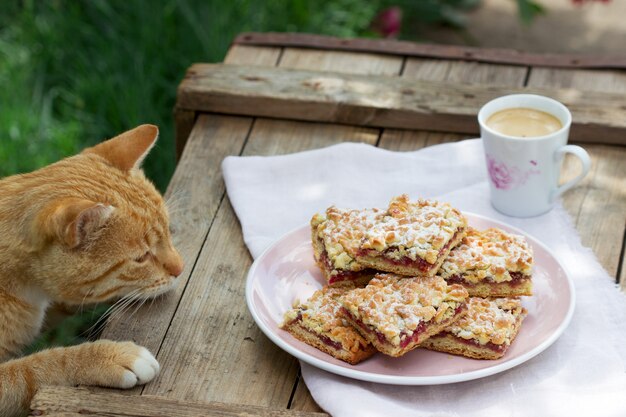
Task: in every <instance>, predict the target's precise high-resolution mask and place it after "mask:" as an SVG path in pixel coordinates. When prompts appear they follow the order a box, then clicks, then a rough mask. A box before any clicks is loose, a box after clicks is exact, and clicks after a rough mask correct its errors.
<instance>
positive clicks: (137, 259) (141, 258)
mask: <svg viewBox="0 0 626 417" xmlns="http://www.w3.org/2000/svg"><path fill="white" fill-rule="evenodd" d="M149 257H150V251H147V252H146V253H144V254H143V255H141V256H140V257H138V258H135V262H137V263H140V264H141V263H144V262H145V261H147V260H148V258H149Z"/></svg>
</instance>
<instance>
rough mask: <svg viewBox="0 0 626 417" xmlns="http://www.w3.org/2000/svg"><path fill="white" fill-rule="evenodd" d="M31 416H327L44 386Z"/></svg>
mask: <svg viewBox="0 0 626 417" xmlns="http://www.w3.org/2000/svg"><path fill="white" fill-rule="evenodd" d="M30 415H31V416H47V417H70V416H71V417H79V416H99V417H131V416H132V417H158V416H163V417H164V416H167V417H198V416H207V417H210V416H214V417H244V416H259V417H283V416H289V417H325V416H326V417H327V416H328V414H323V413H313V412H304V411H294V410H285V409H275V408H274V409H273V408H265V407H258V406H244V405H240V404H225V403H221V402H210V403H198V402H185V401H181V400H173V399H169V398H162V397H156V396H143V397H128V396H123V395H119V394H114V393H110V392H107V393H102V392H94V391H90V390H88V389H86V388H69V387H44V388H42V389H40V390H39V392H37V394H36V395H35V398H34V399H33V401H32V403H31V413H30Z"/></svg>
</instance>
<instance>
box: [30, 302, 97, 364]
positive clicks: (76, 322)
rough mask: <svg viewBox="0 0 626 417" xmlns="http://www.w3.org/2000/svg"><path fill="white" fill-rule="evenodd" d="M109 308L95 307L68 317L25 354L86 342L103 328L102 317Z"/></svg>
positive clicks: (46, 333) (39, 338)
mask: <svg viewBox="0 0 626 417" xmlns="http://www.w3.org/2000/svg"><path fill="white" fill-rule="evenodd" d="M107 307H108V306H106V305H100V306H95V307H92V308H89V309H87V310H85V311H83V312H82V313H80V314H76V315H73V316H70V317H67V318H66V319H65V320H63V321H62V322H61V323H60V324H59V325H57V326H55V327H54V328H51V329H48V330H47V331H45V332H44V333H42V334H41V335H40V336H39V337H38V338H37V340H36V341H35V342H34V343H33V344H31V345H30V346H29V347H28V348H26V349H25V350H24V354H26V355H28V354H30V353H34V352H38V351H40V350H42V349H45V348H48V347H50V346H71V345H76V344H79V343H82V342H86V341H87V340H89V339H91V338H92V336H93V333H95V331H97V330H99V328H100V327H101V326H100V324H101V323H100V317H101V316H102V315H103V314H104V313H105V312H106V310H107ZM92 332H93V333H92Z"/></svg>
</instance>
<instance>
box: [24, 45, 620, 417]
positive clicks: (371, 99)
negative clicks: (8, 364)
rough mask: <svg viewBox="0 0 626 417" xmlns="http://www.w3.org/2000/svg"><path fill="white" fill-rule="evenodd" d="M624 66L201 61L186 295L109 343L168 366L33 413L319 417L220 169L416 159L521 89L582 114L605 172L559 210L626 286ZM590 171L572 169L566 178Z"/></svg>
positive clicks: (182, 127)
mask: <svg viewBox="0 0 626 417" xmlns="http://www.w3.org/2000/svg"><path fill="white" fill-rule="evenodd" d="M529 63H530V64H532V65H530V64H529ZM555 65H556V66H558V68H557V67H554V66H555ZM581 67H586V68H581ZM625 67H626V64H625V62H624V60H623V59H605V58H603V59H591V60H590V59H587V58H586V57H571V56H569V57H564V56H537V55H528V54H519V53H514V52H511V51H494V50H481V49H472V48H456V47H448V48H447V47H432V46H425V45H417V44H410V43H399V42H390V41H371V40H354V41H347V40H341V39H334V38H325V37H319V36H309V35H288V34H266V35H264V34H244V35H241V36H240V37H239V38H238V39H237V40H236V41H235V43H234V44H233V45H232V47H231V48H230V50H229V52H228V54H227V56H226V58H225V60H224V64H223V65H208V64H198V65H194V66H193V67H191V68H190V70H189V72H188V74H187V76H186V78H185V80H184V81H183V82H182V83H181V85H180V87H179V94H178V103H177V108H176V110H175V117H176V123H177V141H178V149H179V150H180V151H181V155H180V162H179V164H178V168H177V170H176V173H175V174H174V177H173V179H172V181H171V183H170V186H169V189H168V191H167V197H168V198H172V199H174V200H176V204H175V205H176V209H175V210H174V212H173V213H172V216H171V217H172V226H173V229H174V239H175V244H176V246H177V247H178V248H179V250H180V252H181V254H182V256H183V257H184V259H185V263H186V268H185V272H184V275H183V276H182V277H181V280H182V283H181V284H182V285H180V286H179V287H178V289H177V290H176V291H175V293H173V294H171V296H169V297H167V298H165V299H163V300H162V301H160V302H158V303H155V304H154V305H152V306H149V307H145V308H142V309H141V310H140V311H139V312H137V313H136V314H135V315H133V317H132V319H127V318H126V317H120V318H117V319H115V320H113V321H112V322H110V323H109V324H108V326H107V327H106V329H105V331H104V334H103V336H102V337H105V338H110V339H115V340H133V341H135V342H136V343H139V344H141V345H143V346H146V347H147V348H148V349H150V350H151V351H152V352H154V353H155V354H156V355H157V358H158V360H159V362H160V363H161V365H162V372H161V374H160V376H159V377H158V378H157V379H156V380H155V381H154V382H152V383H150V384H148V385H146V386H145V387H139V388H137V389H134V390H130V391H119V392H112V391H104V390H96V391H94V390H89V391H87V390H82V389H81V390H76V389H68V388H48V389H45V390H42V391H41V392H40V393H39V395H38V396H37V397H36V398H35V400H34V402H33V408H34V409H35V410H38V411H35V412H34V413H38V412H45V413H47V414H46V415H56V416H60V415H63V416H78V415H79V412H80V415H81V416H84V415H85V414H87V415H107V416H117V415H122V414H123V415H129V414H132V415H134V416H135V415H136V416H141V415H156V414H158V415H177V416H191V415H199V414H205V415H241V414H244V413H251V414H258V415H283V414H285V415H311V412H319V411H320V409H319V408H318V407H317V405H316V404H315V403H314V401H313V400H312V399H311V397H310V395H309V392H308V391H307V388H306V386H305V385H304V384H303V383H302V380H301V379H300V377H299V366H298V362H297V360H295V359H294V358H293V357H291V356H290V355H288V354H286V353H285V352H283V351H282V350H280V349H279V348H277V347H276V346H275V345H274V344H273V343H272V342H270V341H269V340H268V339H267V338H266V337H265V336H264V335H263V334H262V333H261V332H260V330H259V329H258V328H257V327H256V325H255V323H254V322H253V320H252V317H251V316H250V314H249V313H248V311H247V309H246V304H245V301H244V284H245V278H246V273H247V272H248V268H249V267H250V265H251V263H252V258H251V257H250V255H249V253H248V250H247V249H246V247H245V245H244V242H243V239H242V234H241V229H240V227H239V223H238V221H237V218H236V217H235V214H234V212H233V210H232V207H231V205H230V202H229V200H228V197H227V195H226V194H225V189H224V182H223V180H222V176H221V170H220V163H221V161H222V159H224V157H226V156H228V155H277V154H286V153H291V152H298V151H304V150H307V149H315V148H320V147H324V146H329V145H333V144H336V143H339V142H343V141H351V142H365V143H369V144H371V145H376V146H379V147H381V148H385V149H391V150H396V151H410V150H416V149H419V148H422V147H425V146H429V145H433V144H437V143H443V142H450V141H456V140H460V139H464V138H468V137H476V136H477V125H476V122H475V121H474V120H475V114H476V111H477V109H478V107H479V106H480V105H481V104H482V103H483V102H484V101H486V100H487V99H488V98H491V97H495V96H498V95H502V94H506V93H508V92H510V91H520V90H523V91H529V92H539V93H544V94H550V95H553V96H555V97H559V98H560V99H561V100H563V101H565V102H566V103H567V104H568V105H569V106H570V107H571V108H572V110H573V114H574V120H575V122H576V125H575V127H574V132H573V134H574V137H575V138H576V141H577V142H581V143H582V144H583V145H584V146H585V148H586V149H587V151H588V152H589V153H590V155H591V158H592V161H593V167H592V170H591V172H590V174H589V175H588V176H587V177H586V178H585V179H584V181H583V182H582V183H581V184H580V185H579V186H577V187H576V188H575V189H574V190H572V191H570V192H568V193H567V194H566V195H565V196H564V199H563V203H564V205H565V207H566V208H567V210H568V211H569V213H570V214H571V216H572V218H573V220H574V222H575V224H576V227H577V229H578V231H579V233H580V235H581V236H582V240H583V243H584V244H585V245H587V246H590V247H591V248H593V250H594V252H595V253H596V255H597V256H598V258H599V260H600V262H601V263H602V265H604V267H605V268H606V270H607V271H608V273H609V275H610V276H611V277H614V278H615V280H616V282H618V283H621V285H622V288H626V268H625V267H624V262H625V260H624V245H625V232H626V146H624V145H626V125H625V123H626V99H625V97H626V96H625V95H624V94H625V93H626V72H625V71H624V69H623V68H625ZM590 68H591V69H590ZM401 128H410V129H409V130H407V129H401ZM578 169H579V167H578V163H577V162H575V161H574V160H570V159H567V160H566V161H565V163H564V167H563V171H564V174H563V179H564V180H565V179H567V178H569V177H572V176H573V175H575V174H576V172H577V171H578ZM127 396H131V397H132V398H128V397H127ZM148 398H149V400H148ZM214 402H220V403H221V404H218V403H214ZM200 403H201V404H200ZM129 410H132V411H133V413H130V412H129ZM286 410H290V411H286ZM125 413H128V414H125Z"/></svg>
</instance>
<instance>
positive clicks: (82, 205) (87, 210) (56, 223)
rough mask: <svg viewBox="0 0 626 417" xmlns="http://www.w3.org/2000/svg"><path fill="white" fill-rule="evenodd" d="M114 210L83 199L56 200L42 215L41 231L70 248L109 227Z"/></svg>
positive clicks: (40, 220) (40, 216)
mask: <svg viewBox="0 0 626 417" xmlns="http://www.w3.org/2000/svg"><path fill="white" fill-rule="evenodd" d="M114 210H115V209H114V207H112V206H108V205H105V204H102V203H95V202H93V201H89V200H83V199H79V198H68V199H63V200H60V201H56V202H54V203H52V204H51V205H50V206H48V207H47V208H46V209H44V210H43V211H42V212H41V213H40V215H39V218H38V220H39V225H38V227H39V231H40V232H41V231H42V230H43V234H44V236H46V237H47V238H53V239H56V240H58V241H60V242H61V243H62V244H64V245H66V246H67V247H69V248H76V247H78V246H80V245H81V244H83V243H85V242H87V241H88V240H89V238H90V237H91V236H93V234H94V233H95V232H96V231H98V230H100V229H101V228H102V227H104V226H105V225H106V223H107V222H108V220H109V219H110V217H111V215H112V214H113V211H114Z"/></svg>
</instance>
